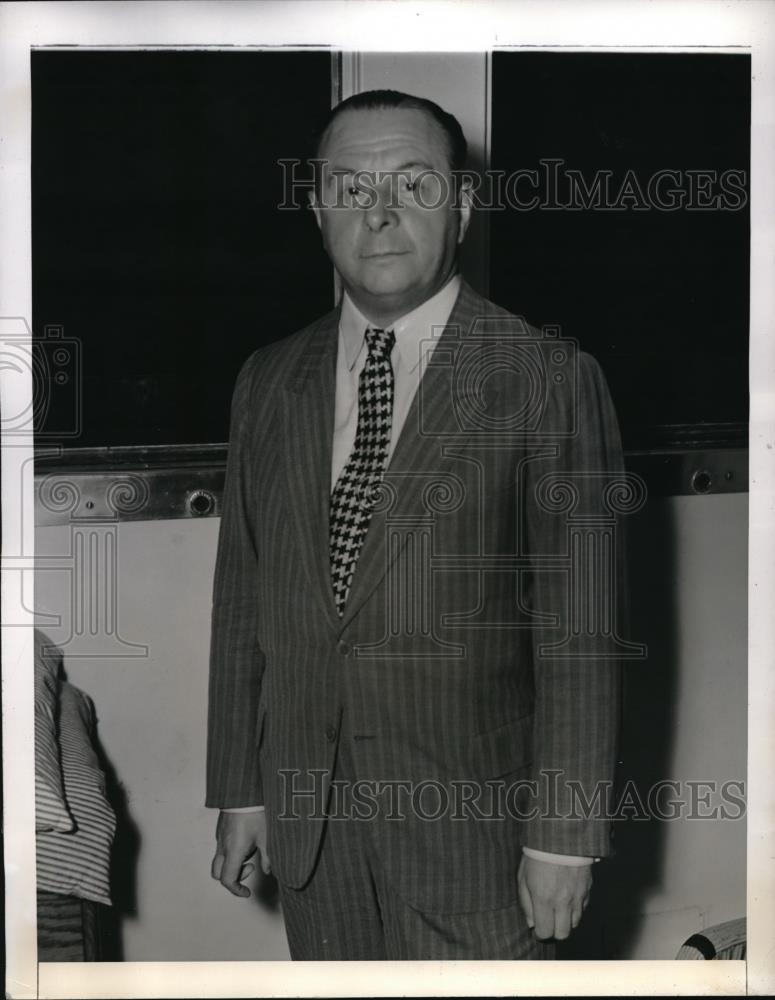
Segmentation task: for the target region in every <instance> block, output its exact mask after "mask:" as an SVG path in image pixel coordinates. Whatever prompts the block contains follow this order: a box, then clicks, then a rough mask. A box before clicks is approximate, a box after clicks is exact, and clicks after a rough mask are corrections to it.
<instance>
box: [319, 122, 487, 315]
mask: <svg viewBox="0 0 775 1000" xmlns="http://www.w3.org/2000/svg"><path fill="white" fill-rule="evenodd" d="M319 156H320V158H321V159H323V160H324V161H325V165H324V167H323V171H322V180H321V187H320V200H319V201H318V200H317V199H314V200H313V208H314V211H315V218H316V219H317V223H318V225H319V226H320V229H321V232H322V234H323V244H324V246H325V248H326V251H327V253H328V255H329V256H330V257H331V260H332V261H333V263H334V266H335V267H336V269H337V271H338V272H339V274H340V276H341V278H342V282H343V284H344V286H345V288H346V289H347V291H348V292H349V294H350V296H351V297H352V299H353V301H354V302H355V304H356V305H357V306H358V307H359V308H360V309H361V310H362V311H364V312H365V313H366V315H367V316H369V318H371V319H375V320H379V321H382V322H391V321H392V320H393V319H396V318H398V317H399V316H401V315H403V314H404V313H406V312H408V311H410V310H411V309H413V308H415V307H416V306H418V305H420V304H421V303H422V302H424V301H425V300H426V299H428V298H429V297H430V296H431V295H433V294H434V293H435V292H436V291H438V289H440V288H441V287H442V286H443V285H444V284H445V283H446V281H447V279H448V278H449V277H450V275H451V274H452V273H453V271H454V264H455V252H456V248H457V245H458V243H460V242H462V240H463V237H464V235H465V231H466V228H467V226H468V220H469V215H470V207H469V205H468V202H467V200H466V201H465V203H464V204H462V205H461V207H459V208H457V209H455V208H453V202H454V187H453V184H452V177H451V174H450V166H449V155H448V152H447V143H446V136H445V134H444V132H443V130H442V128H441V127H440V126H439V125H438V124H437V123H436V122H435V121H434V119H433V118H432V117H431V116H430V115H428V114H426V112H424V111H420V110H416V109H413V108H411V109H410V108H382V109H375V110H353V111H345V112H343V113H342V114H341V115H340V116H339V117H338V118H336V119H335V120H334V122H333V124H332V125H331V127H330V128H329V131H328V133H327V135H326V136H325V138H324V142H323V146H322V149H321V150H320V153H319ZM423 174H425V176H424V177H423Z"/></svg>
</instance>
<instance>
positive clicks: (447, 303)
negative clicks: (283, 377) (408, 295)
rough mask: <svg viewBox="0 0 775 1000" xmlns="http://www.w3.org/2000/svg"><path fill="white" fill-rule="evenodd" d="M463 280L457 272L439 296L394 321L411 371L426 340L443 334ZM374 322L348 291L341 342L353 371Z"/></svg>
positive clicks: (398, 343)
mask: <svg viewBox="0 0 775 1000" xmlns="http://www.w3.org/2000/svg"><path fill="white" fill-rule="evenodd" d="M460 283H461V278H460V275H459V274H455V275H453V276H452V277H451V278H450V280H449V281H448V282H447V283H446V285H444V287H443V288H440V289H439V291H438V292H436V294H435V295H432V296H431V297H430V298H429V299H426V300H425V302H423V303H422V305H419V306H417V308H416V309H413V310H412V311H411V312H408V313H407V314H406V315H405V316H401V317H400V318H399V319H397V320H396V321H395V323H392V324H391V326H390V329H391V330H392V331H393V332H394V333H395V335H396V346H397V348H398V351H399V353H400V356H401V364H402V365H403V367H404V368H405V369H406V370H407V371H413V370H414V369H415V368H416V367H417V365H418V364H419V362H420V355H421V351H422V344H423V341H427V340H429V339H430V338H431V337H438V336H439V335H440V334H441V331H442V329H443V327H444V326H445V325H446V323H447V320H448V319H449V317H450V313H451V312H452V309H453V307H454V305H455V300H456V299H457V297H458V293H459V292H460ZM372 325H373V324H372V323H370V322H369V320H368V319H366V317H365V316H364V315H363V313H362V312H361V311H360V309H358V307H357V306H356V305H355V303H354V302H353V301H352V299H351V298H350V296H349V295H348V294H347V292H345V293H344V297H343V300H342V311H341V314H340V316H339V341H340V346H341V347H342V348H343V350H344V355H345V360H346V362H347V368H348V370H349V371H352V369H353V367H354V365H355V362H356V361H357V360H358V355H359V354H360V353H361V350H362V349H363V344H364V341H365V339H366V327H368V326H372Z"/></svg>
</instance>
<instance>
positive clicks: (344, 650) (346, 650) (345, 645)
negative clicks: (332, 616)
mask: <svg viewBox="0 0 775 1000" xmlns="http://www.w3.org/2000/svg"><path fill="white" fill-rule="evenodd" d="M336 648H337V649H338V650H339V652H340V653H341V654H342V656H349V655H350V653H352V651H353V648H352V646H351V645H350V643H349V642H340V643H339V645H338V646H337V647H336Z"/></svg>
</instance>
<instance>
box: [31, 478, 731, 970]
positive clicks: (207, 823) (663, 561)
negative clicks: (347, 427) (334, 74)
mask: <svg viewBox="0 0 775 1000" xmlns="http://www.w3.org/2000/svg"><path fill="white" fill-rule="evenodd" d="M746 501H747V496H746V495H745V494H736V495H729V496H705V497H678V498H671V499H667V500H654V501H651V502H650V503H649V505H648V506H647V508H646V510H645V511H644V512H642V513H640V514H639V515H637V516H636V518H635V519H634V523H633V525H632V531H631V539H630V548H631V551H632V558H631V562H632V563H633V573H632V576H633V584H632V589H633V595H634V605H635V607H634V614H633V618H634V622H633V631H634V633H635V635H636V637H637V638H638V639H640V640H641V641H644V642H646V643H647V644H648V645H649V649H650V654H651V655H650V658H649V660H648V661H646V662H644V663H637V664H634V665H631V666H630V667H628V668H627V669H628V671H631V672H632V676H628V683H627V700H626V709H625V722H624V732H625V744H624V747H623V758H624V759H625V763H626V764H627V766H628V767H630V768H631V769H632V770H633V772H634V773H635V774H636V775H641V776H642V775H648V774H649V768H650V767H652V768H653V769H655V770H656V771H657V772H658V773H659V774H660V775H661V776H664V777H670V778H677V779H687V778H693V779H717V780H724V779H726V778H740V777H744V775H745V731H746V730H745V726H746V681H745V652H746V617H745V595H746V517H747V504H746ZM218 524H219V522H218V521H217V520H216V519H205V520H179V521H156V522H134V523H124V524H121V525H119V526H118V528H117V538H118V547H117V556H118V558H117V581H118V625H119V634H120V635H121V637H122V638H123V639H124V640H126V641H128V642H134V643H141V644H145V645H146V646H147V647H148V655H147V656H145V657H128V658H126V659H110V658H105V657H104V656H101V657H97V658H96V659H88V658H85V657H79V658H74V657H71V656H70V655H69V654H68V643H67V640H68V637H69V636H70V634H71V612H70V606H71V598H72V594H71V591H72V588H73V578H72V576H71V575H70V574H69V573H68V572H66V571H62V570H61V569H53V568H52V569H41V570H39V571H38V573H37V576H36V605H37V607H38V608H39V609H46V610H48V611H52V612H55V613H56V614H60V615H61V616H62V624H61V626H59V627H53V626H51V625H47V626H44V629H45V631H46V632H47V634H48V635H49V636H50V637H51V639H52V640H53V641H54V642H56V643H57V644H59V645H63V648H64V652H65V663H66V669H67V673H68V676H69V677H70V679H71V680H72V681H73V682H74V683H76V684H78V685H79V686H80V687H82V688H84V689H85V690H86V691H87V692H88V693H89V694H90V695H91V697H92V698H93V700H94V702H95V704H96V707H97V711H98V715H99V728H100V735H101V739H102V742H103V745H104V747H105V751H106V753H107V756H108V758H109V760H110V761H111V763H112V764H113V766H114V768H115V770H116V776H117V778H118V779H119V780H120V782H121V783H122V785H123V787H124V789H125V791H126V796H127V808H128V813H129V816H130V817H131V819H132V820H133V822H134V823H135V824H136V826H137V829H138V832H139V837H140V839H139V852H138V861H137V868H136V886H137V914H136V916H134V917H129V918H127V919H126V920H125V921H124V927H123V938H124V957H125V958H126V959H127V960H130V961H142V960H154V959H164V960H168V961H172V960H179V961H184V960H197V959H212V960H215V959H249V958H255V959H262V958H263V959H283V958H286V957H287V947H286V942H285V937H284V932H283V926H282V920H281V917H280V915H279V913H278V912H277V910H275V909H273V908H272V907H271V906H270V905H268V904H267V903H262V902H259V901H257V900H256V899H255V898H251V899H250V900H247V901H245V900H239V899H235V898H233V897H231V896H229V895H228V894H227V893H226V891H225V890H223V889H222V888H221V887H220V886H219V885H218V884H217V883H215V882H213V881H212V880H211V879H210V877H209V865H210V858H211V854H212V846H213V832H214V823H215V813H214V812H213V811H212V810H207V809H205V808H204V807H203V806H202V802H203V798H204V770H205V720H206V704H207V658H208V647H209V630H210V622H209V615H210V593H211V585H212V573H213V567H214V561H215V550H216V542H217V532H218ZM69 547H70V530H69V528H66V527H62V528H59V527H57V528H39V529H38V531H37V555H38V559H39V561H40V562H41V563H45V562H48V563H49V564H54V563H56V562H57V557H66V556H67V554H68V551H69ZM62 564H63V566H66V565H67V564H68V560H67V559H66V558H63V559H62ZM79 641H80V642H81V643H84V642H85V643H88V642H89V641H92V642H93V643H95V645H94V649H95V650H98V649H99V646H98V645H96V643H97V642H98V639H97V638H95V639H93V640H90V639H89V638H88V637H86V638H81V639H80V640H79ZM70 647H71V648H72V643H71V644H70ZM81 651H83V647H82V648H81ZM602 867H603V866H602V865H601V866H599V869H602ZM607 871H608V874H607V875H606V876H605V877H604V878H603V880H602V881H601V882H600V885H601V895H600V899H601V901H602V899H603V898H605V899H606V900H607V903H608V910H607V913H606V915H605V918H604V919H603V921H602V925H603V927H602V931H601V933H603V934H605V935H606V941H607V944H608V946H609V947H616V948H617V950H618V949H619V948H620V947H621V948H622V949H624V951H623V952H621V954H622V955H623V957H625V956H626V957H633V958H670V957H672V956H673V955H674V953H675V951H676V950H677V947H678V945H680V943H681V941H682V940H683V938H684V937H686V936H687V935H688V934H689V933H691V932H693V931H695V930H697V929H698V928H699V927H701V926H704V925H706V924H708V923H712V922H715V921H719V920H723V919H728V918H732V917H735V916H739V915H742V914H743V913H744V911H745V829H744V824H743V823H741V822H709V821H697V822H688V821H685V822H683V823H672V824H659V825H657V824H651V826H650V829H649V831H648V832H647V834H644V835H643V836H642V838H641V839H640V840H636V842H635V843H634V844H633V842H632V838H630V839H629V840H628V839H626V838H625V839H624V840H623V842H622V844H621V845H620V854H619V855H618V856H617V859H616V860H615V861H614V862H609V863H608V864H607ZM606 885H607V889H606ZM603 893H605V896H603ZM590 926H591V927H594V921H593V922H592V923H591V924H590Z"/></svg>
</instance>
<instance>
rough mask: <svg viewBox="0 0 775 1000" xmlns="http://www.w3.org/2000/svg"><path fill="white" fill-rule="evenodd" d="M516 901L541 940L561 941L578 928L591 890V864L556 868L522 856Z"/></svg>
mask: <svg viewBox="0 0 775 1000" xmlns="http://www.w3.org/2000/svg"><path fill="white" fill-rule="evenodd" d="M517 883H518V889H519V901H520V903H521V904H522V909H523V910H524V911H525V916H526V917H527V923H528V927H533V928H535V933H536V937H537V938H540V939H541V940H546V939H548V938H555V939H556V940H558V941H562V940H564V939H565V938H567V937H568V935H569V934H570V932H571V929H572V928H574V927H578V924H579V921H580V920H581V914H582V913H583V911H584V909H585V907H586V905H587V903H588V902H589V892H590V889H591V888H592V865H591V864H590V865H556V864H552V863H551V862H548V861H538V860H537V859H536V858H528V857H526V856H525V855H523V856H522V861H521V862H520V865H519V874H518V875H517Z"/></svg>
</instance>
